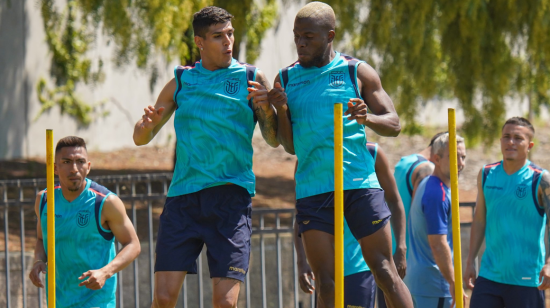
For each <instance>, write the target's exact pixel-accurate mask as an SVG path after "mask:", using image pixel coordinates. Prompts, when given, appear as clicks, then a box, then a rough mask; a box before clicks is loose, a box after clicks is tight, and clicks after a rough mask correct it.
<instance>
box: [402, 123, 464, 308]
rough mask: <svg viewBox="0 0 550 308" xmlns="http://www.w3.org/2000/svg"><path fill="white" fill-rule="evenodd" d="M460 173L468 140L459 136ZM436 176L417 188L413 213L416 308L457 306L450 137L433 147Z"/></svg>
mask: <svg viewBox="0 0 550 308" xmlns="http://www.w3.org/2000/svg"><path fill="white" fill-rule="evenodd" d="M456 141H457V162H458V172H459V174H460V172H462V170H463V169H464V166H465V165H466V147H465V145H464V139H463V138H462V137H460V136H457V137H456ZM431 156H432V162H433V163H434V171H433V174H432V175H431V176H429V177H426V178H424V180H422V182H420V184H419V185H418V187H417V190H416V192H415V195H414V199H413V201H412V204H411V209H410V212H409V224H408V231H409V232H408V233H409V246H408V249H409V253H408V255H407V264H408V270H407V275H406V276H405V283H406V284H407V286H408V287H409V290H410V291H411V294H412V297H413V301H414V306H415V307H416V308H449V307H453V305H454V301H455V294H454V283H455V281H454V267H453V259H452V254H453V235H452V225H451V224H452V220H451V190H450V188H449V187H450V182H451V171H450V163H449V161H450V153H449V134H448V133H445V134H443V135H441V136H439V137H438V138H437V139H435V141H434V142H433V145H432V151H431Z"/></svg>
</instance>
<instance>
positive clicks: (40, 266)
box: [29, 191, 48, 288]
mask: <svg viewBox="0 0 550 308" xmlns="http://www.w3.org/2000/svg"><path fill="white" fill-rule="evenodd" d="M43 193H44V191H41V192H39V193H38V195H37V196H36V201H35V202H34V212H35V213H36V244H35V246H34V263H33V265H32V269H31V272H30V273H29V279H30V280H31V282H32V284H34V285H35V286H37V287H39V288H43V287H44V283H43V282H42V279H41V278H40V273H42V274H46V268H47V266H46V263H47V262H48V256H46V250H45V249H44V241H43V239H42V225H41V223H40V200H41V199H42V194H43Z"/></svg>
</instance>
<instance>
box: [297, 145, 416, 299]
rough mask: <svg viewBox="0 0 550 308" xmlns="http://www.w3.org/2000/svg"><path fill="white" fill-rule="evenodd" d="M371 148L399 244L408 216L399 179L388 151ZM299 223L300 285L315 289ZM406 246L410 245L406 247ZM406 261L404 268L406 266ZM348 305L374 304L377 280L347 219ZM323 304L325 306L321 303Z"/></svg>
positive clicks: (345, 247)
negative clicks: (402, 200)
mask: <svg viewBox="0 0 550 308" xmlns="http://www.w3.org/2000/svg"><path fill="white" fill-rule="evenodd" d="M367 149H368V150H369V153H370V154H371V155H372V157H373V160H374V168H375V170H376V175H377V177H378V179H379V180H380V186H381V187H382V189H384V193H385V199H386V202H387V203H388V207H389V208H390V211H391V213H392V217H391V226H392V229H394V230H395V233H396V234H398V236H397V239H398V240H399V241H400V245H399V246H402V245H403V246H404V245H405V244H404V242H405V219H404V210H403V203H402V202H401V197H400V196H399V192H398V191H397V186H396V184H395V179H394V178H393V175H392V173H391V170H390V165H389V162H388V159H387V157H386V154H385V153H384V151H382V148H380V147H379V146H378V144H377V143H372V142H368V143H367ZM298 233H299V230H298V224H297V223H295V224H294V243H295V246H296V255H297V256H298V258H297V263H298V277H299V282H300V288H301V289H302V291H304V292H306V293H312V292H313V290H314V287H313V285H312V283H311V279H312V278H313V277H314V276H313V273H312V271H311V268H310V266H309V264H308V263H307V260H306V256H305V251H304V246H303V244H302V240H301V239H300V238H299V237H298ZM405 249H406V248H405ZM406 266H407V265H406V263H405V264H404V267H405V268H404V269H403V270H406ZM344 288H345V289H344V307H364V308H374V302H375V300H374V299H375V295H376V284H375V283H374V277H373V276H372V273H371V272H370V269H369V267H368V265H367V264H366V263H365V260H364V259H363V254H362V253H361V246H360V245H359V242H357V240H356V239H355V237H353V234H352V233H351V230H350V229H349V227H348V224H347V223H346V222H345V220H344ZM318 307H322V306H318Z"/></svg>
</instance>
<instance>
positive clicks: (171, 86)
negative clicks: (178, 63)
mask: <svg viewBox="0 0 550 308" xmlns="http://www.w3.org/2000/svg"><path fill="white" fill-rule="evenodd" d="M176 88H177V84H176V79H175V78H172V80H170V81H169V82H168V83H167V84H166V85H165V86H164V88H163V89H162V91H160V94H159V96H158V98H157V102H156V103H155V106H151V105H149V106H147V107H145V108H144V109H143V110H144V112H145V113H144V114H143V116H142V117H141V119H140V120H139V121H138V122H137V123H136V126H135V127H134V143H135V144H136V145H145V144H148V143H149V142H150V141H151V140H153V138H154V137H155V136H156V135H157V133H158V132H159V130H160V129H161V128H162V126H164V124H166V122H167V121H168V119H170V117H171V116H172V113H174V110H176V107H177V105H176V102H175V101H174V93H175V92H176Z"/></svg>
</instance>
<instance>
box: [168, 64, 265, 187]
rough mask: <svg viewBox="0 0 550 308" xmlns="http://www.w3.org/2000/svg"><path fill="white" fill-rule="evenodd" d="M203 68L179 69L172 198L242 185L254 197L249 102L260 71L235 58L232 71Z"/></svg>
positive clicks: (250, 108)
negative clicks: (248, 89) (223, 186)
mask: <svg viewBox="0 0 550 308" xmlns="http://www.w3.org/2000/svg"><path fill="white" fill-rule="evenodd" d="M201 63H202V62H197V63H195V66H192V67H190V66H185V67H183V66H177V67H176V68H175V69H174V74H175V76H176V82H177V89H176V92H175V93H174V101H175V102H176V104H177V109H176V111H175V117H174V127H175V129H176V139H177V146H176V167H175V169H174V177H173V179H172V183H171V184H170V189H169V190H168V197H174V196H179V195H184V194H190V193H194V192H197V191H199V190H201V189H204V188H207V187H212V186H217V185H223V184H226V183H233V184H236V185H239V186H242V187H244V188H245V189H246V190H248V192H249V193H250V195H252V196H253V195H254V194H255V181H256V179H255V176H254V173H253V172H252V154H253V150H252V135H253V133H254V127H255V125H256V119H255V117H254V112H253V110H252V103H251V102H250V101H248V100H247V99H246V97H247V96H248V91H247V88H248V81H249V80H252V81H253V80H255V77H256V68H255V67H254V66H250V65H248V64H244V63H240V62H238V61H237V60H235V59H233V60H232V62H231V65H230V66H229V67H228V68H223V69H218V70H215V71H209V70H207V69H205V68H204V67H203V66H202V64H201Z"/></svg>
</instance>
